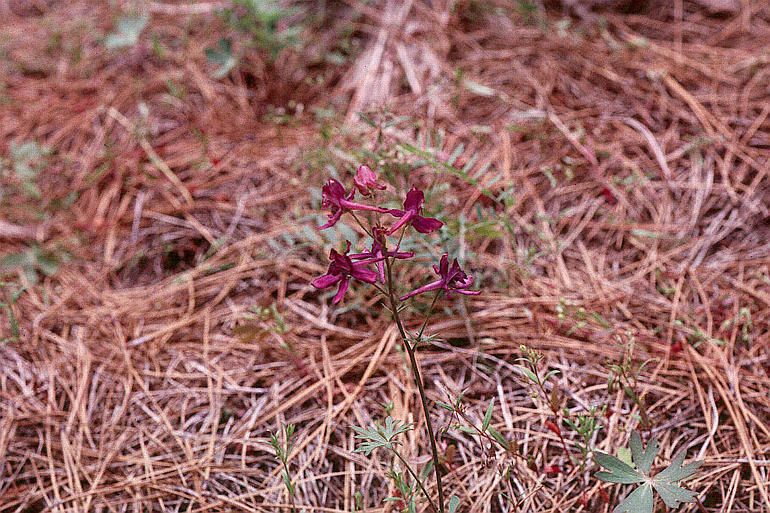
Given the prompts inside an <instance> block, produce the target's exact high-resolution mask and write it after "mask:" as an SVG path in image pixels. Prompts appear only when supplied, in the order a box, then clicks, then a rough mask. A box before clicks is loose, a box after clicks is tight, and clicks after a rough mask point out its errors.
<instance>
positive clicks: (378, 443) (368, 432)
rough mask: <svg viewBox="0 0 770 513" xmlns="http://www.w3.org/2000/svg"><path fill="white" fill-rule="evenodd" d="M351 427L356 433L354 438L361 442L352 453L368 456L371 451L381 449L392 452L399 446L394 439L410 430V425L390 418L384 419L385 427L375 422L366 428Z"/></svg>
mask: <svg viewBox="0 0 770 513" xmlns="http://www.w3.org/2000/svg"><path fill="white" fill-rule="evenodd" d="M352 427H353V431H355V432H356V433H358V434H357V435H356V438H358V439H359V440H363V442H360V443H359V444H358V447H357V448H356V450H355V451H353V452H362V453H364V454H365V455H366V456H369V454H371V452H372V451H373V450H375V449H379V448H381V447H384V448H386V449H390V450H392V451H394V450H395V448H396V445H398V444H400V442H399V441H398V440H396V439H395V438H396V437H397V436H398V435H400V434H401V433H406V432H407V431H409V430H410V429H412V424H401V421H398V420H393V418H392V417H390V416H388V417H386V418H385V425H381V424H379V423H378V422H377V421H375V422H374V423H372V424H371V425H369V427H368V428H362V427H358V426H352Z"/></svg>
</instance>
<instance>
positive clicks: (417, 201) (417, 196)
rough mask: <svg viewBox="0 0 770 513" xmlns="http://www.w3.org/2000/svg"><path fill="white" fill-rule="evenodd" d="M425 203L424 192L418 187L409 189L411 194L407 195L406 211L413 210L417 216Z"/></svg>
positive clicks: (405, 201)
mask: <svg viewBox="0 0 770 513" xmlns="http://www.w3.org/2000/svg"><path fill="white" fill-rule="evenodd" d="M424 202H425V194H423V193H422V191H421V190H420V189H418V188H417V187H412V188H411V189H409V192H407V193H406V199H405V200H404V210H407V211H409V210H411V211H412V212H414V213H415V214H419V213H420V210H421V209H422V204H423V203H424Z"/></svg>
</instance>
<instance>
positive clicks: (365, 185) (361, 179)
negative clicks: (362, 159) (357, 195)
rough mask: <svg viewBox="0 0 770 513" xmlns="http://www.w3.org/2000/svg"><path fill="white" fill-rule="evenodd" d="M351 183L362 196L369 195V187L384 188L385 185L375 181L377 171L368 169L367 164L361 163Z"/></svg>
mask: <svg viewBox="0 0 770 513" xmlns="http://www.w3.org/2000/svg"><path fill="white" fill-rule="evenodd" d="M353 184H354V185H355V186H356V188H357V189H358V190H359V191H360V192H361V194H362V195H364V196H369V195H370V194H371V192H370V191H369V187H372V188H374V189H380V190H383V189H385V186H384V185H383V184H381V183H380V182H378V181H377V173H375V172H374V171H372V170H371V169H369V166H366V165H363V166H361V167H359V168H358V171H356V176H355V177H354V178H353Z"/></svg>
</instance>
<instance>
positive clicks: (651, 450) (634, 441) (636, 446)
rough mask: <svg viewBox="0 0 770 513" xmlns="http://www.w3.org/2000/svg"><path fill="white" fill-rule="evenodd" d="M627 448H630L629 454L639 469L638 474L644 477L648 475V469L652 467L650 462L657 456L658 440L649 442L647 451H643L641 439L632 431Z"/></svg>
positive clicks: (637, 433) (636, 432)
mask: <svg viewBox="0 0 770 513" xmlns="http://www.w3.org/2000/svg"><path fill="white" fill-rule="evenodd" d="M629 446H630V447H631V454H632V456H633V458H634V463H636V466H637V468H639V472H641V473H642V474H644V475H647V474H649V473H650V468H651V467H652V460H654V459H655V456H656V455H657V454H658V440H657V439H655V438H653V439H652V440H650V443H649V444H647V449H646V450H644V449H642V437H641V436H639V432H638V431H634V432H633V433H631V441H630V442H629Z"/></svg>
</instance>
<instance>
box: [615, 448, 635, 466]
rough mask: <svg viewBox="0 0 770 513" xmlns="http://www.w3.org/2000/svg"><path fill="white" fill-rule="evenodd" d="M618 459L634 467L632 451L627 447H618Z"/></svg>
mask: <svg viewBox="0 0 770 513" xmlns="http://www.w3.org/2000/svg"><path fill="white" fill-rule="evenodd" d="M618 459H619V460H620V461H622V462H623V463H625V464H626V465H628V466H629V467H633V466H634V458H633V456H632V453H631V450H630V449H626V448H625V447H618Z"/></svg>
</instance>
